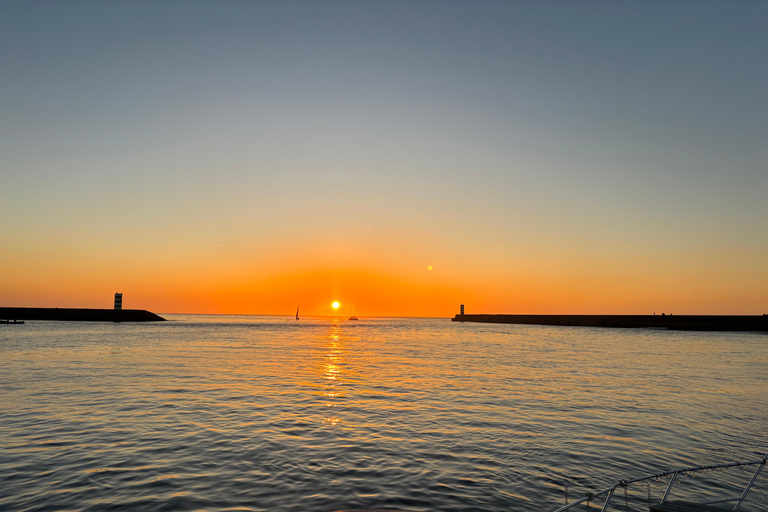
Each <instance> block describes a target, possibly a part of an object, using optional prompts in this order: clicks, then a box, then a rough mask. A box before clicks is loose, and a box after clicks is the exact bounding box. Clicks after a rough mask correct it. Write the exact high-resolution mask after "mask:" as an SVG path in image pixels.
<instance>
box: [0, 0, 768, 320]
mask: <svg viewBox="0 0 768 512" xmlns="http://www.w3.org/2000/svg"><path fill="white" fill-rule="evenodd" d="M767 26H768V3H765V2H752V1H727V2H726V1H722V2H708V1H690V2H679V1H669V2H645V1H643V2H640V1H637V2H631V1H619V2H614V1H611V2H608V1H605V2H594V1H580V2H566V1H551V2H534V1H523V0H521V1H508V2H502V1H480V2H470V1H464V2H455V1H450V0H448V1H445V0H440V1H417V2H411V1H395V0H393V1H387V2H353V1H327V2H316V1H312V2H298V1H290V0H289V1H280V2H278V1H262V2H246V1H235V0H233V1H227V2H213V1H210V2H202V1H183V2H182V1H160V2H149V1H138V2H118V1H115V2H102V1H85V0H83V1H66V0H64V1H60V2H35V1H9V2H2V3H0V233H1V234H2V235H1V236H0V306H28V307H96V308H99V307H106V308H109V307H112V300H113V295H114V293H115V292H118V291H119V292H122V293H123V294H124V307H125V308H129V309H149V310H152V311H154V312H158V313H231V314H286V315H287V314H293V313H294V311H295V308H296V306H297V305H299V304H300V305H301V310H302V312H303V313H305V314H307V315H331V314H334V312H333V311H332V310H331V308H330V304H331V302H332V301H334V300H339V301H340V302H341V304H342V306H341V308H340V312H341V313H340V314H355V315H358V316H365V315H371V316H434V317H448V316H452V315H453V314H455V313H457V312H458V309H459V304H465V305H466V311H467V313H508V314H515V313H520V314H524V313H541V314H546V313H561V314H601V313H604V314H653V313H654V312H655V313H657V314H660V313H662V312H666V313H667V314H669V313H673V314H763V313H766V312H768V265H766V262H768V236H766V234H767V233H768V230H767V229H766V228H767V227H768V201H767V200H766V192H768V101H766V91H768V66H767V65H766V62H768V30H765V27H767Z"/></svg>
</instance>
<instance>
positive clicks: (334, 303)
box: [331, 300, 341, 309]
mask: <svg viewBox="0 0 768 512" xmlns="http://www.w3.org/2000/svg"><path fill="white" fill-rule="evenodd" d="M339 306H341V304H339V301H337V300H336V301H333V304H331V307H332V308H333V309H339Z"/></svg>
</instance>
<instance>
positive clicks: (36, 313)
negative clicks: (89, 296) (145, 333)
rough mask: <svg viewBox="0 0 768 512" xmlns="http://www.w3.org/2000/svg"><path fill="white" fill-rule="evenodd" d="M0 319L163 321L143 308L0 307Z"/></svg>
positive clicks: (163, 319)
mask: <svg viewBox="0 0 768 512" xmlns="http://www.w3.org/2000/svg"><path fill="white" fill-rule="evenodd" d="M0 319H8V320H58V321H78V322H164V321H165V318H163V317H160V316H158V315H156V314H154V313H152V312H150V311H146V310H144V309H78V308H0Z"/></svg>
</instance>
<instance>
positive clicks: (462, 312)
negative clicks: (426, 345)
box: [115, 299, 464, 315]
mask: <svg viewBox="0 0 768 512" xmlns="http://www.w3.org/2000/svg"><path fill="white" fill-rule="evenodd" d="M115 300H117V299H115ZM459 314H460V315H463V314H464V304H462V305H461V313H459Z"/></svg>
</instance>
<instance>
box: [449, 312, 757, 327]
mask: <svg viewBox="0 0 768 512" xmlns="http://www.w3.org/2000/svg"><path fill="white" fill-rule="evenodd" d="M453 321H454V322H482V323H493V324H537V325H558V326H577V327H614V328H629V329H632V328H634V329H638V328H649V329H653V328H655V329H671V330H679V331H768V316H766V315H461V314H459V315H456V316H455V317H453Z"/></svg>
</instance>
